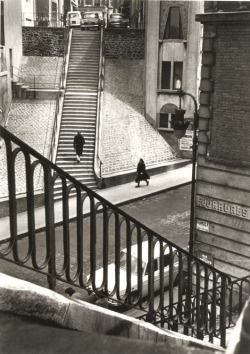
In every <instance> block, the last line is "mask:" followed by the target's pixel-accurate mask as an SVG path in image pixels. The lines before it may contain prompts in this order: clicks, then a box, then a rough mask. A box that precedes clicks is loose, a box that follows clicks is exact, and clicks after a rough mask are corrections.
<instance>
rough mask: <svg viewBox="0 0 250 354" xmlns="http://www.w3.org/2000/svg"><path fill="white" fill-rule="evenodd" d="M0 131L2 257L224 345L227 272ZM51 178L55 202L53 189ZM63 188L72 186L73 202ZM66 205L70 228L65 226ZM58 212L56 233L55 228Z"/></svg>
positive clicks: (51, 280)
mask: <svg viewBox="0 0 250 354" xmlns="http://www.w3.org/2000/svg"><path fill="white" fill-rule="evenodd" d="M0 136H1V137H2V138H3V140H4V144H3V147H2V151H3V152H4V151H6V164H7V171H8V189H9V225H8V230H9V234H8V232H7V233H6V232H5V235H4V236H5V240H2V242H1V244H0V252H1V255H0V256H1V258H2V259H4V260H6V261H9V262H14V263H16V264H18V265H19V266H22V267H26V268H29V269H32V270H34V271H36V272H39V273H41V274H43V275H45V276H47V278H48V283H49V287H50V288H51V289H53V290H54V289H55V288H56V282H58V281H60V282H64V283H67V284H71V285H74V286H76V287H79V288H82V289H88V290H89V291H91V292H94V293H95V294H96V295H97V296H101V297H103V296H105V297H106V298H108V299H109V301H110V302H112V303H113V304H115V303H116V304H126V306H127V307H137V308H138V309H139V310H141V311H143V313H145V318H146V320H147V321H150V322H152V323H154V324H158V325H160V326H162V327H168V328H170V329H172V330H181V331H184V333H186V334H190V335H193V336H197V337H198V338H201V337H203V336H205V335H207V336H209V340H210V341H211V342H212V341H213V338H214V337H219V338H220V342H221V345H222V346H225V343H226V305H227V300H226V291H227V289H228V286H229V285H230V283H231V281H230V277H229V276H227V275H226V274H224V273H223V272H221V271H219V270H217V269H215V268H213V267H212V266H210V265H208V264H206V263H204V262H203V261H201V260H200V259H198V258H196V257H194V256H193V255H191V254H189V253H188V252H187V251H186V250H184V249H182V248H180V247H178V246H177V245H175V244H174V243H172V242H170V241H168V240H167V239H165V238H163V237H162V236H160V235H159V234H157V233H156V232H154V231H153V230H151V229H149V228H148V227H146V226H145V225H143V224H142V223H140V222H139V221H137V220H136V219H134V218H133V217H131V216H129V215H128V214H126V213H125V212H124V211H122V210H121V209H119V208H117V207H116V206H114V205H113V204H111V203H110V202H109V201H107V200H106V199H104V198H103V197H101V196H100V195H98V194H97V193H95V192H94V191H92V190H91V189H89V188H88V187H86V186H85V185H83V184H82V183H80V182H79V181H77V180H76V179H75V178H73V177H72V176H70V175H69V174H67V173H66V172H64V171H63V170H61V169H60V168H59V167H57V166H56V165H55V164H53V163H52V162H51V161H49V160H47V159H46V158H44V157H43V156H42V155H40V154H39V153H38V152H36V151H35V150H34V149H32V148H30V147H29V146H28V145H27V144H25V143H24V142H22V141H21V140H20V139H18V138H17V137H15V136H14V135H13V134H11V133H10V132H8V131H7V130H6V129H4V128H3V127H0ZM21 177H22V178H24V179H25V181H26V197H27V212H26V219H27V222H26V228H27V232H26V233H25V234H22V237H20V236H21V235H20V232H19V231H18V230H19V227H20V223H19V217H18V213H17V198H16V193H15V189H16V185H17V183H18V181H19V180H20V178H21ZM37 177H39V178H42V182H43V187H44V193H43V195H42V197H43V200H44V208H43V209H42V210H43V214H42V215H40V216H39V218H43V221H44V224H43V228H42V230H43V231H42V232H41V230H38V222H39V221H40V220H38V216H37V215H38V214H37V210H36V209H35V208H34V197H35V196H34V184H35V181H36V179H37ZM57 179H59V180H60V181H61V184H62V189H61V200H60V201H56V200H55V199H54V193H53V191H54V186H55V181H56V180H57ZM67 182H70V184H69V185H67ZM71 190H75V191H76V198H75V199H74V200H73V202H72V198H69V194H70V192H71ZM72 208H74V209H75V212H76V216H75V223H76V224H75V225H76V228H75V232H74V233H73V232H72V229H70V228H69V223H70V218H71V213H72ZM58 212H60V215H61V218H62V221H61V223H62V233H60V234H59V233H58V232H56V231H55V225H56V219H57V217H56V215H57V214H58ZM7 234H8V235H7ZM135 245H137V246H135ZM122 250H125V251H126V253H124V251H122ZM121 251H122V252H121ZM124 254H125V255H126V256H125V258H124ZM218 318H219V320H218ZM181 328H182V329H181Z"/></svg>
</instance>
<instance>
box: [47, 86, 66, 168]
mask: <svg viewBox="0 0 250 354" xmlns="http://www.w3.org/2000/svg"><path fill="white" fill-rule="evenodd" d="M63 100H64V90H62V91H61V90H59V91H58V94H57V99H56V109H55V116H54V125H53V129H52V136H51V144H50V154H49V159H50V160H51V161H52V162H53V163H55V162H56V155H57V148H58V141H59V133H60V127H61V118H62V107H63Z"/></svg>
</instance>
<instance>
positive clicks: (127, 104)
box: [101, 59, 176, 174]
mask: <svg viewBox="0 0 250 354" xmlns="http://www.w3.org/2000/svg"><path fill="white" fill-rule="evenodd" d="M143 82H144V60H136V61H131V60H111V59H107V60H106V62H105V87H104V107H103V121H102V151H103V155H102V156H101V159H102V162H103V173H104V174H105V173H106V174H111V173H113V172H114V171H116V170H117V166H120V171H122V170H130V169H135V168H136V166H137V163H138V160H139V158H143V159H144V161H145V163H146V166H150V165H156V164H164V163H167V162H169V161H171V160H173V159H175V158H176V154H175V152H174V151H173V150H172V149H171V148H170V146H169V145H168V144H167V143H166V141H165V140H164V139H163V138H162V137H161V135H160V134H159V133H158V131H156V130H155V129H154V128H153V127H152V126H151V125H150V124H149V123H148V121H147V120H146V119H145V117H144V97H143V96H144V85H143Z"/></svg>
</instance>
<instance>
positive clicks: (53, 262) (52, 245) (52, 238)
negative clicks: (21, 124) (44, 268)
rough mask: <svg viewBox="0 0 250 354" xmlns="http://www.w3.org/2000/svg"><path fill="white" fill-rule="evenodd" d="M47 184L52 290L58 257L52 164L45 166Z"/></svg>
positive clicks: (50, 283)
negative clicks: (56, 256)
mask: <svg viewBox="0 0 250 354" xmlns="http://www.w3.org/2000/svg"><path fill="white" fill-rule="evenodd" d="M44 182H45V183H44V185H45V219H46V242H47V257H48V258H49V261H48V283H49V288H50V289H51V290H55V286H56V259H55V253H56V252H55V251H56V247H55V225H54V197H53V183H52V176H51V166H50V165H46V166H44Z"/></svg>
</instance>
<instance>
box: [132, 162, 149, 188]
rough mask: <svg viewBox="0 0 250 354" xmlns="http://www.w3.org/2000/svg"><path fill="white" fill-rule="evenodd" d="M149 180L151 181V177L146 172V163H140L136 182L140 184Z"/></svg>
mask: <svg viewBox="0 0 250 354" xmlns="http://www.w3.org/2000/svg"><path fill="white" fill-rule="evenodd" d="M147 179H150V177H149V175H148V173H147V172H146V167H145V163H144V162H143V161H142V162H141V161H140V162H139V163H138V165H137V176H136V179H135V181H136V182H137V183H138V182H140V181H146V180H147Z"/></svg>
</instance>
